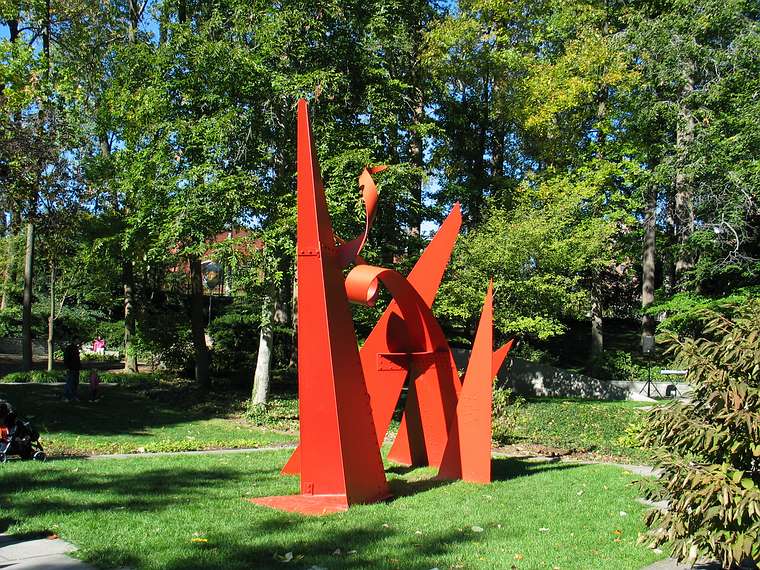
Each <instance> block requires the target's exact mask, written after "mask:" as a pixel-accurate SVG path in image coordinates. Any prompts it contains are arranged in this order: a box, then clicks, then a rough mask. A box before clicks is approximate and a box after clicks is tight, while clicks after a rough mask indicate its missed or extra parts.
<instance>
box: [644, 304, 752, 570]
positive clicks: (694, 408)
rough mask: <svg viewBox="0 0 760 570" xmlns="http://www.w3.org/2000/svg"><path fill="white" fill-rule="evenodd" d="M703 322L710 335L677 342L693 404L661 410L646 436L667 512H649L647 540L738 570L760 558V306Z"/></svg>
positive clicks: (652, 491)
mask: <svg viewBox="0 0 760 570" xmlns="http://www.w3.org/2000/svg"><path fill="white" fill-rule="evenodd" d="M702 320H703V322H704V323H706V324H705V325H704V328H703V331H704V336H703V337H702V338H699V339H694V338H687V339H685V340H679V339H678V338H676V337H675V336H674V337H672V338H671V343H672V345H671V347H670V350H671V352H673V353H675V354H676V357H677V363H678V364H679V365H681V366H682V367H684V368H688V369H689V376H688V377H687V378H688V381H689V383H690V384H692V385H693V389H694V391H693V394H692V400H691V401H690V402H677V401H676V402H672V403H670V404H668V405H666V406H660V407H657V408H655V409H654V410H653V411H652V412H651V414H650V417H649V422H648V424H647V425H646V427H645V429H644V431H643V441H644V443H645V445H647V446H649V447H651V448H653V449H655V450H656V452H655V460H656V463H657V465H658V466H659V467H661V468H662V470H663V473H662V477H661V478H660V479H659V480H658V481H656V482H650V483H649V484H645V489H646V491H647V494H648V496H649V497H650V498H653V499H657V500H663V499H664V500H667V501H668V508H667V510H665V511H659V510H654V511H652V512H650V513H649V514H648V515H647V524H648V525H649V526H650V531H649V532H648V534H647V535H644V537H642V539H646V540H651V543H652V545H654V546H657V545H660V544H664V543H666V542H670V543H671V544H672V547H673V554H674V555H675V556H676V557H677V558H678V559H679V560H689V561H694V560H695V559H696V558H697V557H699V556H700V555H702V556H710V557H715V558H717V559H718V560H719V561H720V562H721V563H722V564H723V567H725V568H730V567H734V566H736V565H737V564H739V563H741V562H742V561H743V560H744V559H747V558H750V559H755V560H757V559H759V558H760V300H754V301H751V302H749V303H747V304H745V305H743V306H741V305H739V306H733V307H721V312H720V313H719V312H715V311H705V312H703V314H702Z"/></svg>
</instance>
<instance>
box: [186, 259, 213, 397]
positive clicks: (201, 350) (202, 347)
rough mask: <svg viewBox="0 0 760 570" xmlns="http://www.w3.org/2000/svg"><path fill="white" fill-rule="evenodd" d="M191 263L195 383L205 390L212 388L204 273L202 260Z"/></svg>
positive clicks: (191, 313)
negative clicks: (204, 311) (205, 315)
mask: <svg viewBox="0 0 760 570" xmlns="http://www.w3.org/2000/svg"><path fill="white" fill-rule="evenodd" d="M189 262H190V326H191V328H192V337H193V351H194V353H195V381H196V382H197V383H198V385H199V386H200V387H201V388H203V389H208V388H209V387H210V386H211V377H210V376H209V353H208V347H207V346H206V319H205V318H204V315H203V307H204V305H205V303H204V301H203V273H202V271H201V260H200V258H197V257H191V258H190V259H189Z"/></svg>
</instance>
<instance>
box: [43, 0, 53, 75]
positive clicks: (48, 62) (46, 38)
mask: <svg viewBox="0 0 760 570" xmlns="http://www.w3.org/2000/svg"><path fill="white" fill-rule="evenodd" d="M50 16H51V12H50V0H45V32H44V34H43V35H42V53H43V54H44V55H45V71H46V73H47V76H46V77H47V79H50V76H51V75H52V71H53V60H52V58H51V57H50V28H51V18H50Z"/></svg>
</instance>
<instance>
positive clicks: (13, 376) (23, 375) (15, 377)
mask: <svg viewBox="0 0 760 570" xmlns="http://www.w3.org/2000/svg"><path fill="white" fill-rule="evenodd" d="M65 381H66V372H65V371H63V370H53V371H51V372H48V371H47V370H30V371H29V372H11V373H9V374H6V375H5V376H0V384H55V383H57V382H65Z"/></svg>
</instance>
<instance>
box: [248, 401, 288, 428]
mask: <svg viewBox="0 0 760 570" xmlns="http://www.w3.org/2000/svg"><path fill="white" fill-rule="evenodd" d="M245 417H246V419H247V420H248V421H250V422H251V423H252V424H254V425H257V426H261V427H267V428H270V429H278V430H285V431H296V430H298V399H297V398H277V399H272V400H270V401H269V402H267V403H266V404H253V403H251V402H249V404H248V409H247V410H246V412H245Z"/></svg>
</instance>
